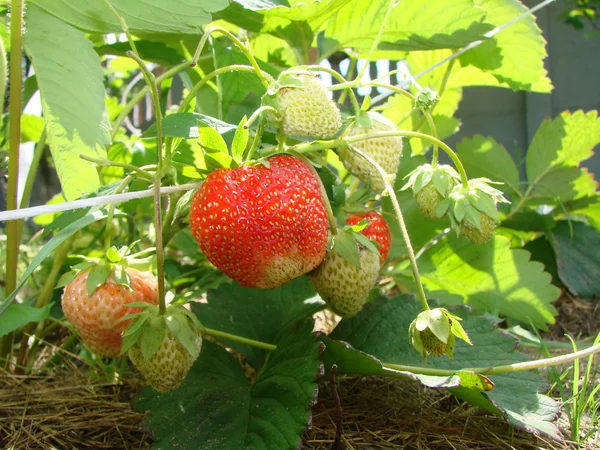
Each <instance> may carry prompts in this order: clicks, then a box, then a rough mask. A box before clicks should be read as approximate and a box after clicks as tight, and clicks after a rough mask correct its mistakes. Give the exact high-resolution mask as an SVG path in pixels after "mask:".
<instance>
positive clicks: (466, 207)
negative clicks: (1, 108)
mask: <svg viewBox="0 0 600 450" xmlns="http://www.w3.org/2000/svg"><path fill="white" fill-rule="evenodd" d="M83 3H85V4H81V2H78V1H76V0H65V1H63V2H54V1H51V0H29V1H28V2H27V8H26V12H24V11H23V5H24V2H23V0H13V1H12V2H11V9H10V18H11V20H10V24H6V23H4V22H3V23H1V24H0V25H1V26H2V27H3V30H4V31H6V32H8V31H10V41H7V40H4V48H3V49H0V50H2V52H1V53H3V54H2V55H1V56H2V60H3V61H4V62H5V61H6V52H8V53H9V55H10V68H11V71H10V76H8V80H9V83H10V101H9V104H8V111H7V112H6V113H5V114H4V117H3V119H4V121H3V124H4V126H3V128H1V129H0V131H1V133H2V138H3V139H2V143H3V144H2V145H3V146H4V148H5V149H6V150H7V152H8V155H9V158H8V175H9V176H8V186H7V203H6V204H7V211H4V212H0V220H2V221H3V222H6V231H5V233H6V239H5V240H3V241H0V245H2V246H3V248H2V252H1V253H0V256H2V259H3V260H4V261H5V265H4V266H3V270H2V271H1V272H0V275H1V277H0V278H1V279H3V281H4V283H3V286H2V287H0V331H1V332H2V333H0V334H1V335H2V342H1V344H2V345H0V358H1V360H2V362H3V364H4V366H5V367H6V368H7V369H9V370H12V371H14V372H20V373H24V372H27V373H30V372H33V371H34V370H40V367H42V369H43V370H46V369H48V368H49V367H51V363H52V360H51V358H47V357H45V354H44V352H43V350H44V346H45V345H46V340H45V336H47V335H48V334H49V332H50V331H51V330H53V329H55V328H56V327H61V329H62V328H66V329H68V330H69V332H71V333H72V334H71V336H76V337H81V344H82V345H80V344H79V343H77V340H76V339H75V338H71V337H69V338H67V339H66V340H64V341H61V342H58V345H59V346H60V345H63V346H65V347H68V348H67V349H68V350H69V351H71V352H76V353H78V354H79V355H80V356H81V357H82V358H83V359H84V360H86V361H91V362H92V363H94V364H98V365H105V364H106V363H107V361H108V359H106V358H120V359H121V366H123V365H125V364H126V361H127V360H130V362H131V363H132V366H134V367H135V370H137V371H138V372H139V373H140V374H141V375H142V376H143V378H144V379H145V382H146V384H147V385H148V387H147V388H146V389H145V390H144V391H143V392H142V393H141V394H140V396H139V398H138V399H137V401H136V408H137V409H139V410H140V411H144V412H146V411H147V412H148V415H147V427H148V429H149V430H150V432H151V434H152V438H153V439H154V440H155V446H156V448H190V449H192V448H206V449H224V448H227V449H246V448H268V449H284V448H297V447H298V446H299V445H300V444H301V439H302V433H303V431H304V430H305V429H306V428H307V426H309V424H310V417H311V405H312V404H313V402H314V401H315V398H316V396H317V393H318V389H319V383H320V382H321V381H322V380H324V379H325V378H324V377H325V375H326V374H328V373H331V372H333V374H335V373H336V371H337V373H339V374H347V375H354V374H358V375H374V376H386V377H395V378H401V379H408V380H412V381H414V382H415V383H421V384H423V385H424V386H426V387H430V388H436V389H447V390H449V391H450V392H452V393H453V394H454V395H456V396H457V397H458V398H460V399H461V400H464V401H466V402H469V403H471V404H473V405H475V406H477V407H479V408H482V409H485V410H487V411H489V412H490V413H493V414H499V415H502V416H503V417H505V418H506V420H507V421H508V422H509V423H510V424H511V425H514V426H516V427H518V428H521V429H524V430H527V431H529V432H531V433H534V434H536V435H539V436H544V437H549V438H552V439H557V440H559V439H561V436H560V432H559V430H558V428H557V426H556V424H555V423H554V418H555V416H556V414H557V413H558V411H559V409H560V408H559V405H558V404H557V403H556V402H555V401H554V400H552V399H551V398H550V397H548V396H546V395H544V394H542V393H541V390H543V389H544V386H545V381H544V378H543V376H542V375H541V374H540V372H539V371H538V369H540V368H543V367H547V366H551V365H556V364H560V363H564V362H568V361H573V360H577V359H578V358H581V357H583V356H589V355H593V354H594V353H596V352H598V351H599V350H600V345H599V344H596V345H593V346H591V347H589V348H587V349H585V350H582V351H578V352H573V353H570V354H566V355H562V356H557V357H552V358H546V359H541V360H532V359H531V358H530V357H529V356H527V355H526V354H524V353H521V352H520V351H519V349H517V348H516V347H517V346H518V345H517V344H518V340H517V337H515V336H512V335H507V333H506V332H504V331H503V330H502V329H503V328H509V329H510V327H512V326H516V325H522V326H526V327H532V328H533V329H535V330H545V329H547V327H548V325H549V324H552V323H553V322H554V321H555V315H556V309H555V308H554V306H553V302H554V301H555V300H556V299H557V298H558V296H559V294H560V289H559V286H560V287H565V288H567V289H569V290H571V291H572V292H573V293H575V294H579V295H582V296H585V297H592V296H597V295H598V293H599V292H600V286H599V285H598V279H597V277H596V278H594V273H597V263H600V261H598V259H597V255H595V254H594V253H593V251H592V250H591V249H590V248H589V247H586V245H585V242H588V241H594V242H595V241H598V240H599V237H598V236H599V235H598V233H599V232H600V216H599V215H598V211H599V209H598V205H600V200H599V199H600V197H599V195H600V194H598V192H597V185H596V183H595V181H594V180H593V178H592V177H591V175H590V174H589V173H588V172H586V171H585V170H583V169H581V168H580V167H579V164H580V163H581V162H582V161H583V160H585V159H586V158H588V157H589V156H590V155H591V154H592V152H593V148H594V147H595V146H596V145H597V144H598V143H600V122H599V121H598V119H597V113H596V112H595V111H590V112H587V113H584V112H582V111H577V112H574V113H571V112H564V113H562V114H561V115H560V116H558V117H557V118H554V119H547V120H546V121H544V122H543V123H542V125H541V127H540V129H539V131H538V133H537V134H536V135H535V137H534V139H533V141H532V143H531V145H530V148H529V149H528V152H527V157H526V161H525V171H526V178H525V179H522V178H521V176H520V174H519V169H518V165H517V163H516V162H515V161H513V158H512V156H511V154H510V153H509V152H508V151H507V150H506V149H505V148H504V147H503V146H501V145H500V144H499V143H497V142H496V141H494V140H493V139H491V138H487V137H484V136H480V135H477V136H474V137H472V138H466V139H463V140H462V141H460V142H459V143H458V144H457V145H456V149H452V148H451V147H450V146H449V145H448V144H447V143H446V142H445V141H446V140H447V138H450V137H451V136H452V135H454V134H455V133H456V132H457V130H458V127H459V121H458V119H457V118H456V117H455V113H456V111H457V108H458V103H459V101H460V98H461V96H462V91H463V89H464V88H466V87H468V86H475V85H492V86H498V87H500V88H510V89H513V90H524V91H531V92H538V93H547V92H549V91H550V90H551V88H552V85H551V82H550V80H549V78H548V76H547V73H546V71H545V69H544V66H543V59H544V57H545V55H546V50H545V46H544V41H543V39H542V37H541V34H540V30H539V29H538V28H537V26H536V24H535V20H534V18H533V16H532V14H531V13H530V12H529V11H527V10H526V8H525V7H524V6H523V5H522V4H521V3H520V2H519V1H517V0H493V1H475V2H472V1H463V0H447V1H446V0H444V1H441V2H438V3H439V4H436V8H431V7H429V6H428V4H427V3H426V2H424V1H421V0H419V1H413V2H399V3H398V2H395V1H386V0H378V1H366V0H360V1H354V2H351V1H348V0H328V1H311V2H304V3H302V2H289V3H287V2H278V1H272V0H266V1H262V2H256V1H250V0H234V1H232V2H229V1H224V0H223V1H221V0H219V1H198V2H196V3H195V4H194V5H191V4H190V3H189V2H186V1H183V0H170V1H169V2H166V1H161V0H155V1H153V2H143V1H141V0H128V1H124V0H104V1H98V2H83ZM8 12H9V11H8V10H7V9H5V10H4V13H5V16H6V15H7V14H8ZM23 20H24V23H25V27H23V26H22V21H23ZM359 31H360V32H359ZM6 35H7V33H3V34H1V35H0V37H2V38H4V37H5V36H6ZM9 43H10V46H9V45H8V44H9ZM22 49H23V50H24V53H23V54H22V52H21V50H22ZM456 49H462V50H460V51H456ZM340 57H343V58H345V59H347V60H348V69H347V70H336V68H332V67H336V66H335V64H333V63H334V62H335V61H336V60H339V58H340ZM22 59H24V60H25V61H26V62H27V65H26V67H29V65H31V67H33V71H31V72H22ZM383 60H390V61H403V64H404V66H403V67H405V68H404V69H396V70H390V71H388V72H385V73H379V74H377V76H374V75H371V76H368V74H367V73H366V71H367V67H368V64H367V63H369V62H374V61H383ZM338 66H339V65H338ZM3 67H4V72H6V70H5V67H6V65H4V66H3ZM0 69H1V67H0ZM1 75H2V76H1V77H0V78H1V79H2V80H6V79H7V74H6V73H4V74H1ZM392 78H394V79H395V80H396V82H392V81H391V80H392ZM22 84H23V86H22ZM0 88H1V92H0V93H1V94H2V95H1V96H0V97H1V98H4V92H5V89H6V84H2V85H0ZM365 90H366V91H368V92H371V93H373V92H375V93H378V94H376V95H375V94H373V95H370V94H366V95H365V94H364V92H365ZM37 91H39V94H40V96H41V117H36V116H30V115H27V114H23V113H22V106H24V105H25V104H26V103H27V102H28V101H29V100H30V99H31V97H32V95H33V93H34V92H37ZM142 100H145V107H144V108H143V109H142V108H141V107H140V102H141V101H142ZM142 112H143V113H142ZM142 119H143V120H142ZM6 124H8V126H7V125H6ZM35 127H38V128H40V129H41V130H40V131H39V133H34V132H33V131H31V130H32V129H35ZM21 142H24V143H27V142H35V149H34V154H33V161H34V163H32V164H31V167H30V169H29V175H28V176H27V179H26V180H25V182H24V183H25V184H24V189H23V194H22V196H21V198H20V200H19V202H17V200H18V198H17V186H18V182H17V180H18V170H17V169H18V165H19V158H20V156H23V154H24V153H23V148H24V147H22V146H21ZM4 148H3V149H4ZM46 148H49V150H50V153H51V158H50V163H51V167H53V168H54V169H55V171H56V174H57V177H58V179H59V181H60V188H61V192H60V195H57V196H56V197H54V198H52V199H50V200H49V201H48V202H47V205H45V206H41V207H31V208H28V204H29V200H30V196H31V192H32V186H33V182H34V179H35V172H36V167H37V164H39V162H40V160H41V159H42V158H43V157H44V151H45V149H46ZM440 152H442V153H443V154H444V155H445V156H446V157H447V158H448V159H449V162H450V163H451V164H442V162H441V161H440ZM30 219H31V220H30ZM21 243H23V244H26V245H23V246H20V244H21ZM113 243H115V245H113ZM586 258H587V259H590V258H595V259H594V262H595V263H596V265H594V266H593V267H589V266H588V267H585V268H584V269H583V270H581V271H577V270H576V267H577V264H578V261H581V260H584V259H586ZM63 288H64V289H63ZM61 289H62V300H61ZM325 309H329V310H330V311H332V312H333V313H336V314H337V315H339V319H340V321H339V324H338V325H337V326H336V327H335V328H334V329H331V330H328V333H315V332H314V331H313V330H314V316H315V315H318V314H322V313H323V310H325ZM102 357H105V359H104V360H103V359H102ZM34 362H35V364H34ZM113 362H114V361H113ZM115 366H116V365H115ZM132 370H133V369H132Z"/></svg>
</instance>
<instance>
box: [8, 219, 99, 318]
mask: <svg viewBox="0 0 600 450" xmlns="http://www.w3.org/2000/svg"><path fill="white" fill-rule="evenodd" d="M105 218H106V212H105V211H95V212H91V213H89V214H87V215H85V216H84V217H82V218H80V219H78V220H76V221H74V222H72V223H70V224H69V225H67V226H66V227H65V228H63V229H62V230H60V231H59V232H58V233H57V234H56V236H54V237H53V238H52V239H50V240H49V241H48V242H47V243H46V245H44V246H43V247H42V248H41V250H40V251H39V252H38V253H37V254H36V255H35V256H34V257H33V259H32V260H31V261H30V262H29V265H28V266H27V269H25V272H23V275H22V276H21V279H20V280H19V283H18V284H17V287H16V288H15V290H14V291H12V292H11V293H10V295H9V296H8V297H6V298H5V299H4V301H3V302H2V303H1V304H0V317H1V316H2V314H3V313H4V312H5V310H6V308H8V306H9V305H10V302H12V301H13V300H14V298H15V297H16V296H17V294H18V293H19V291H20V290H21V288H22V287H23V285H24V284H25V282H26V281H27V280H28V279H29V277H30V276H31V274H32V273H33V271H34V270H35V269H37V268H38V266H39V265H40V264H41V263H42V262H43V261H44V260H45V259H46V258H47V257H48V256H50V255H51V254H52V252H53V251H54V250H55V249H56V248H57V247H58V246H59V245H60V244H62V243H63V242H64V241H65V240H67V239H68V238H69V237H71V236H72V235H73V234H75V233H76V232H77V231H79V230H81V229H83V228H85V227H86V226H88V225H89V224H91V223H93V222H96V221H97V220H102V219H105Z"/></svg>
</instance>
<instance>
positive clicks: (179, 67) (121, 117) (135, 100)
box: [111, 61, 190, 139]
mask: <svg viewBox="0 0 600 450" xmlns="http://www.w3.org/2000/svg"><path fill="white" fill-rule="evenodd" d="M189 67H190V63H189V62H187V61H186V62H183V63H181V64H178V65H176V66H175V67H172V68H171V69H169V70H167V71H166V72H165V73H163V74H162V75H160V76H159V77H157V78H156V82H157V83H158V84H160V83H161V82H163V81H164V80H166V79H167V78H171V77H172V76H174V75H176V74H178V73H179V72H182V71H183V70H185V69H188V68H189ZM149 92H150V88H149V87H148V86H144V88H143V89H140V91H139V92H138V93H137V94H135V95H134V96H133V97H132V98H131V100H129V101H128V102H127V103H126V104H125V106H124V107H123V109H122V110H121V113H120V114H119V116H118V117H117V118H116V119H115V121H114V122H113V123H112V124H111V126H112V134H111V138H112V139H114V138H115V136H116V135H117V133H118V132H119V127H120V126H121V124H122V123H123V121H124V120H125V118H126V117H127V116H128V115H129V113H130V112H131V110H132V109H133V107H134V106H135V105H137V104H138V103H139V102H140V101H141V100H142V99H143V98H144V97H145V96H146V94H148V93H149Z"/></svg>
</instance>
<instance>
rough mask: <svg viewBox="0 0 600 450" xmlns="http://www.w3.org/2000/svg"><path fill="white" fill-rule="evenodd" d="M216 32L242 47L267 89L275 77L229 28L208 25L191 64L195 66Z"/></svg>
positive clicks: (241, 49)
mask: <svg viewBox="0 0 600 450" xmlns="http://www.w3.org/2000/svg"><path fill="white" fill-rule="evenodd" d="M216 32H219V33H221V34H224V35H225V36H227V37H228V38H229V39H231V41H232V42H233V43H234V44H235V45H236V46H237V47H238V48H239V49H240V51H241V52H242V53H243V54H244V55H245V56H246V58H248V61H249V62H250V64H251V65H252V67H253V68H254V72H255V73H256V76H257V77H258V78H259V79H260V82H261V83H262V84H263V86H264V87H265V88H266V89H268V88H269V85H270V82H272V81H274V80H273V77H271V75H269V74H268V73H266V72H263V71H262V70H261V69H260V67H259V65H258V62H257V61H256V58H254V55H253V54H252V52H251V51H250V49H248V47H246V46H245V45H244V44H242V42H241V41H240V40H239V39H238V38H237V37H235V36H234V35H233V34H232V33H230V32H229V31H228V30H226V29H224V28H221V27H208V28H207V29H206V31H205V32H204V35H203V36H202V38H201V39H200V43H199V44H198V47H197V48H196V52H195V53H194V57H193V58H192V63H191V65H192V66H194V65H195V64H196V61H198V58H199V56H200V53H202V49H203V48H204V45H205V44H206V41H207V40H208V38H209V36H210V35H212V34H213V33H216Z"/></svg>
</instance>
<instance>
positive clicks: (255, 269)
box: [190, 155, 329, 289]
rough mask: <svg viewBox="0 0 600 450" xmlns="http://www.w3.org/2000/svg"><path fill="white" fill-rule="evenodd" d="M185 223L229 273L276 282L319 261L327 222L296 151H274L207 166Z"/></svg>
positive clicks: (249, 282)
mask: <svg viewBox="0 0 600 450" xmlns="http://www.w3.org/2000/svg"><path fill="white" fill-rule="evenodd" d="M267 165H268V167H266V166H267ZM190 229H191V231H192V234H193V236H194V238H195V239H196V241H197V242H198V244H199V245H200V249H201V250H202V252H203V253H204V254H205V255H206V257H207V258H208V260H209V261H210V262H212V263H213V264H214V265H215V266H216V267H217V268H218V269H219V270H221V271H222V272H223V273H225V274H226V275H227V276H229V277H230V278H232V279H234V280H235V281H237V282H238V283H239V284H241V285H242V286H245V287H256V288H261V289H273V288H276V287H278V286H281V285H282V284H285V283H287V282H289V281H291V280H293V279H294V278H297V277H299V276H301V275H303V274H305V273H307V272H309V271H311V270H312V269H314V268H315V267H316V266H318V265H319V263H320V262H321V261H322V260H323V258H324V257H325V253H326V251H327V239H328V230H329V222H328V219H327V212H326V209H325V203H324V201H323V198H322V197H321V191H320V187H319V184H318V180H317V179H316V178H315V175H313V174H312V172H311V171H310V170H309V168H308V167H307V166H306V165H305V164H304V163H303V162H302V161H300V160H299V159H298V158H295V157H293V156H289V155H278V156H273V157H271V158H268V159H267V160H266V164H265V165H263V164H257V165H253V166H242V167H239V168H237V169H217V170H215V171H213V172H211V173H210V175H208V177H207V178H206V180H205V181H204V183H202V186H201V187H200V189H199V190H198V192H196V194H195V195H194V198H193V200H192V204H191V207H190Z"/></svg>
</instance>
